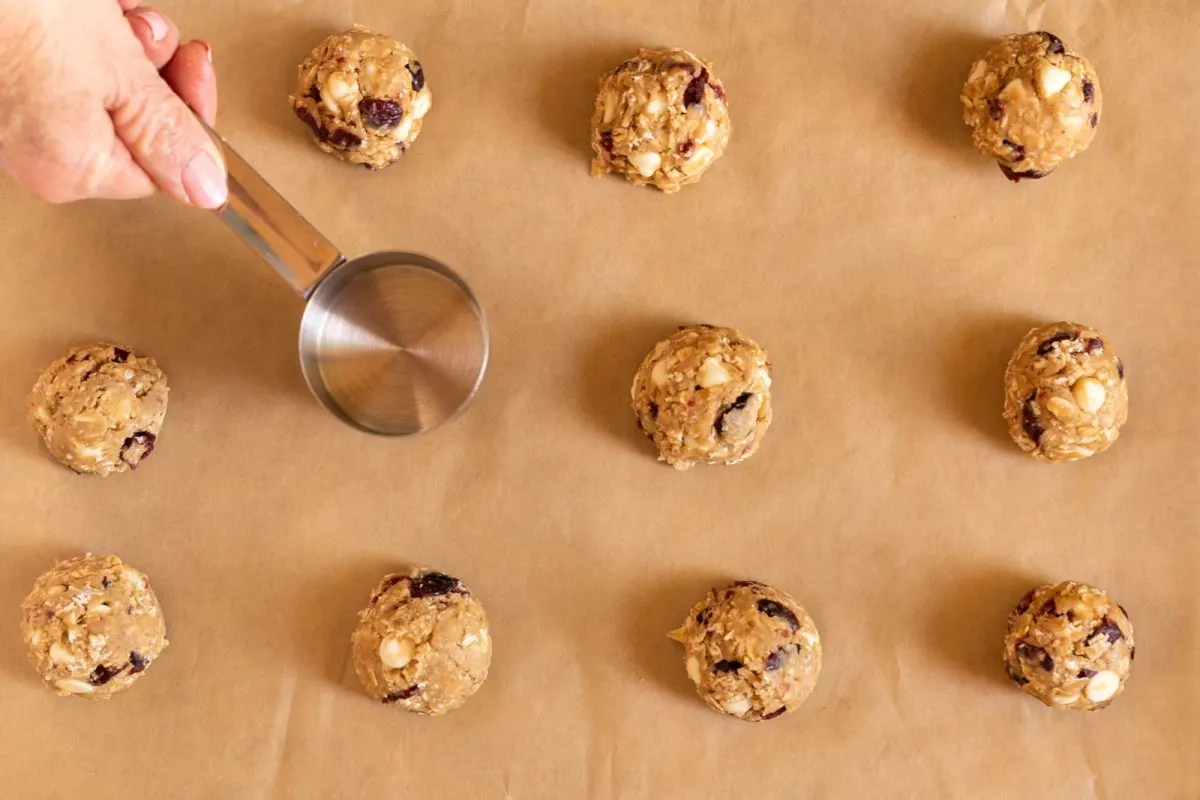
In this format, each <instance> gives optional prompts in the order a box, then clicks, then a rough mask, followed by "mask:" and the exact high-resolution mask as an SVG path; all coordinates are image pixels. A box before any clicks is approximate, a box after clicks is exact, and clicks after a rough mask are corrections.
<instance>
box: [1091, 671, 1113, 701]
mask: <svg viewBox="0 0 1200 800" xmlns="http://www.w3.org/2000/svg"><path fill="white" fill-rule="evenodd" d="M1120 688H1121V679H1120V678H1119V677H1117V673H1115V672H1113V671H1112V670H1109V669H1105V670H1101V671H1100V672H1097V673H1096V674H1095V675H1093V676H1092V679H1091V680H1090V681H1088V683H1087V687H1086V688H1085V689H1084V690H1083V693H1084V694H1085V695H1087V699H1088V700H1091V701H1092V702H1093V703H1103V702H1104V701H1105V700H1109V699H1111V698H1112V696H1113V695H1114V694H1116V693H1117V689H1120Z"/></svg>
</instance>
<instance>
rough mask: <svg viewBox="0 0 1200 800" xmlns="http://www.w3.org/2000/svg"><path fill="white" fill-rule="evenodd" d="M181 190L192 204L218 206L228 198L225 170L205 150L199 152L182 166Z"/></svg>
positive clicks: (206, 206)
mask: <svg viewBox="0 0 1200 800" xmlns="http://www.w3.org/2000/svg"><path fill="white" fill-rule="evenodd" d="M183 191H184V192H186V193H187V196H188V200H190V201H191V202H192V205H194V206H199V207H200V208H220V207H221V206H223V205H225V201H226V200H228V199H229V186H228V184H227V182H226V178H225V170H223V169H221V167H220V165H219V164H217V162H216V161H214V160H213V157H212V156H211V155H209V154H208V153H207V152H200V153H199V154H198V155H196V156H195V157H194V158H193V159H192V160H191V161H189V162H188V165H187V166H186V167H184V168H183Z"/></svg>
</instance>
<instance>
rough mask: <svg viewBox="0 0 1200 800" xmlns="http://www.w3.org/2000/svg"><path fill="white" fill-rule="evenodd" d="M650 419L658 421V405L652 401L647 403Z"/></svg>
mask: <svg viewBox="0 0 1200 800" xmlns="http://www.w3.org/2000/svg"><path fill="white" fill-rule="evenodd" d="M649 409H650V419H658V403H656V402H654V401H653V400H651V401H650V403H649Z"/></svg>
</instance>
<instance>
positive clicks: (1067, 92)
mask: <svg viewBox="0 0 1200 800" xmlns="http://www.w3.org/2000/svg"><path fill="white" fill-rule="evenodd" d="M962 102H963V105H964V107H965V108H964V111H963V120H964V121H965V122H966V123H967V125H969V126H971V139H972V141H974V143H975V146H976V147H977V148H979V151H980V152H981V153H983V154H984V155H986V156H991V157H992V158H994V159H996V162H997V163H998V164H999V165H1000V170H1001V171H1002V172H1003V173H1004V174H1005V176H1007V177H1008V178H1009V180H1012V181H1019V180H1020V179H1021V178H1031V179H1033V178H1044V177H1045V176H1047V175H1049V174H1050V173H1051V172H1053V171H1054V170H1055V169H1056V168H1058V167H1059V166H1060V165H1061V164H1062V163H1063V162H1064V161H1067V160H1068V159H1070V158H1074V157H1075V156H1077V155H1079V154H1080V153H1082V152H1083V151H1084V150H1086V149H1087V148H1088V146H1089V145H1090V144H1091V143H1092V140H1093V139H1094V138H1095V137H1096V127H1097V126H1098V125H1099V124H1100V115H1101V113H1102V107H1103V98H1102V96H1101V94H1100V79H1099V78H1098V77H1097V76H1096V70H1094V69H1093V68H1092V65H1091V63H1090V62H1088V60H1087V59H1086V58H1084V57H1083V56H1081V55H1079V54H1078V53H1076V52H1075V51H1074V50H1071V49H1070V48H1069V47H1067V46H1066V45H1065V44H1063V41H1062V39H1059V38H1058V37H1057V36H1055V35H1054V34H1052V33H1047V32H1046V31H1039V32H1037V33H1024V34H1018V35H1014V36H1006V37H1004V38H1003V39H1001V40H1000V41H999V42H998V43H997V44H996V45H995V46H993V47H992V48H991V49H990V50H988V51H987V52H986V53H984V54H983V56H982V57H980V59H979V60H978V61H976V62H975V64H974V65H973V66H972V67H971V74H970V75H969V76H968V77H967V83H966V85H965V86H963V90H962Z"/></svg>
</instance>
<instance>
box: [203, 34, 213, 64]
mask: <svg viewBox="0 0 1200 800" xmlns="http://www.w3.org/2000/svg"><path fill="white" fill-rule="evenodd" d="M200 46H201V47H203V48H204V55H206V56H207V57H208V63H210V64H211V63H213V60H212V59H213V53H212V45H211V44H209V43H208V42H206V41H204V40H200Z"/></svg>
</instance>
